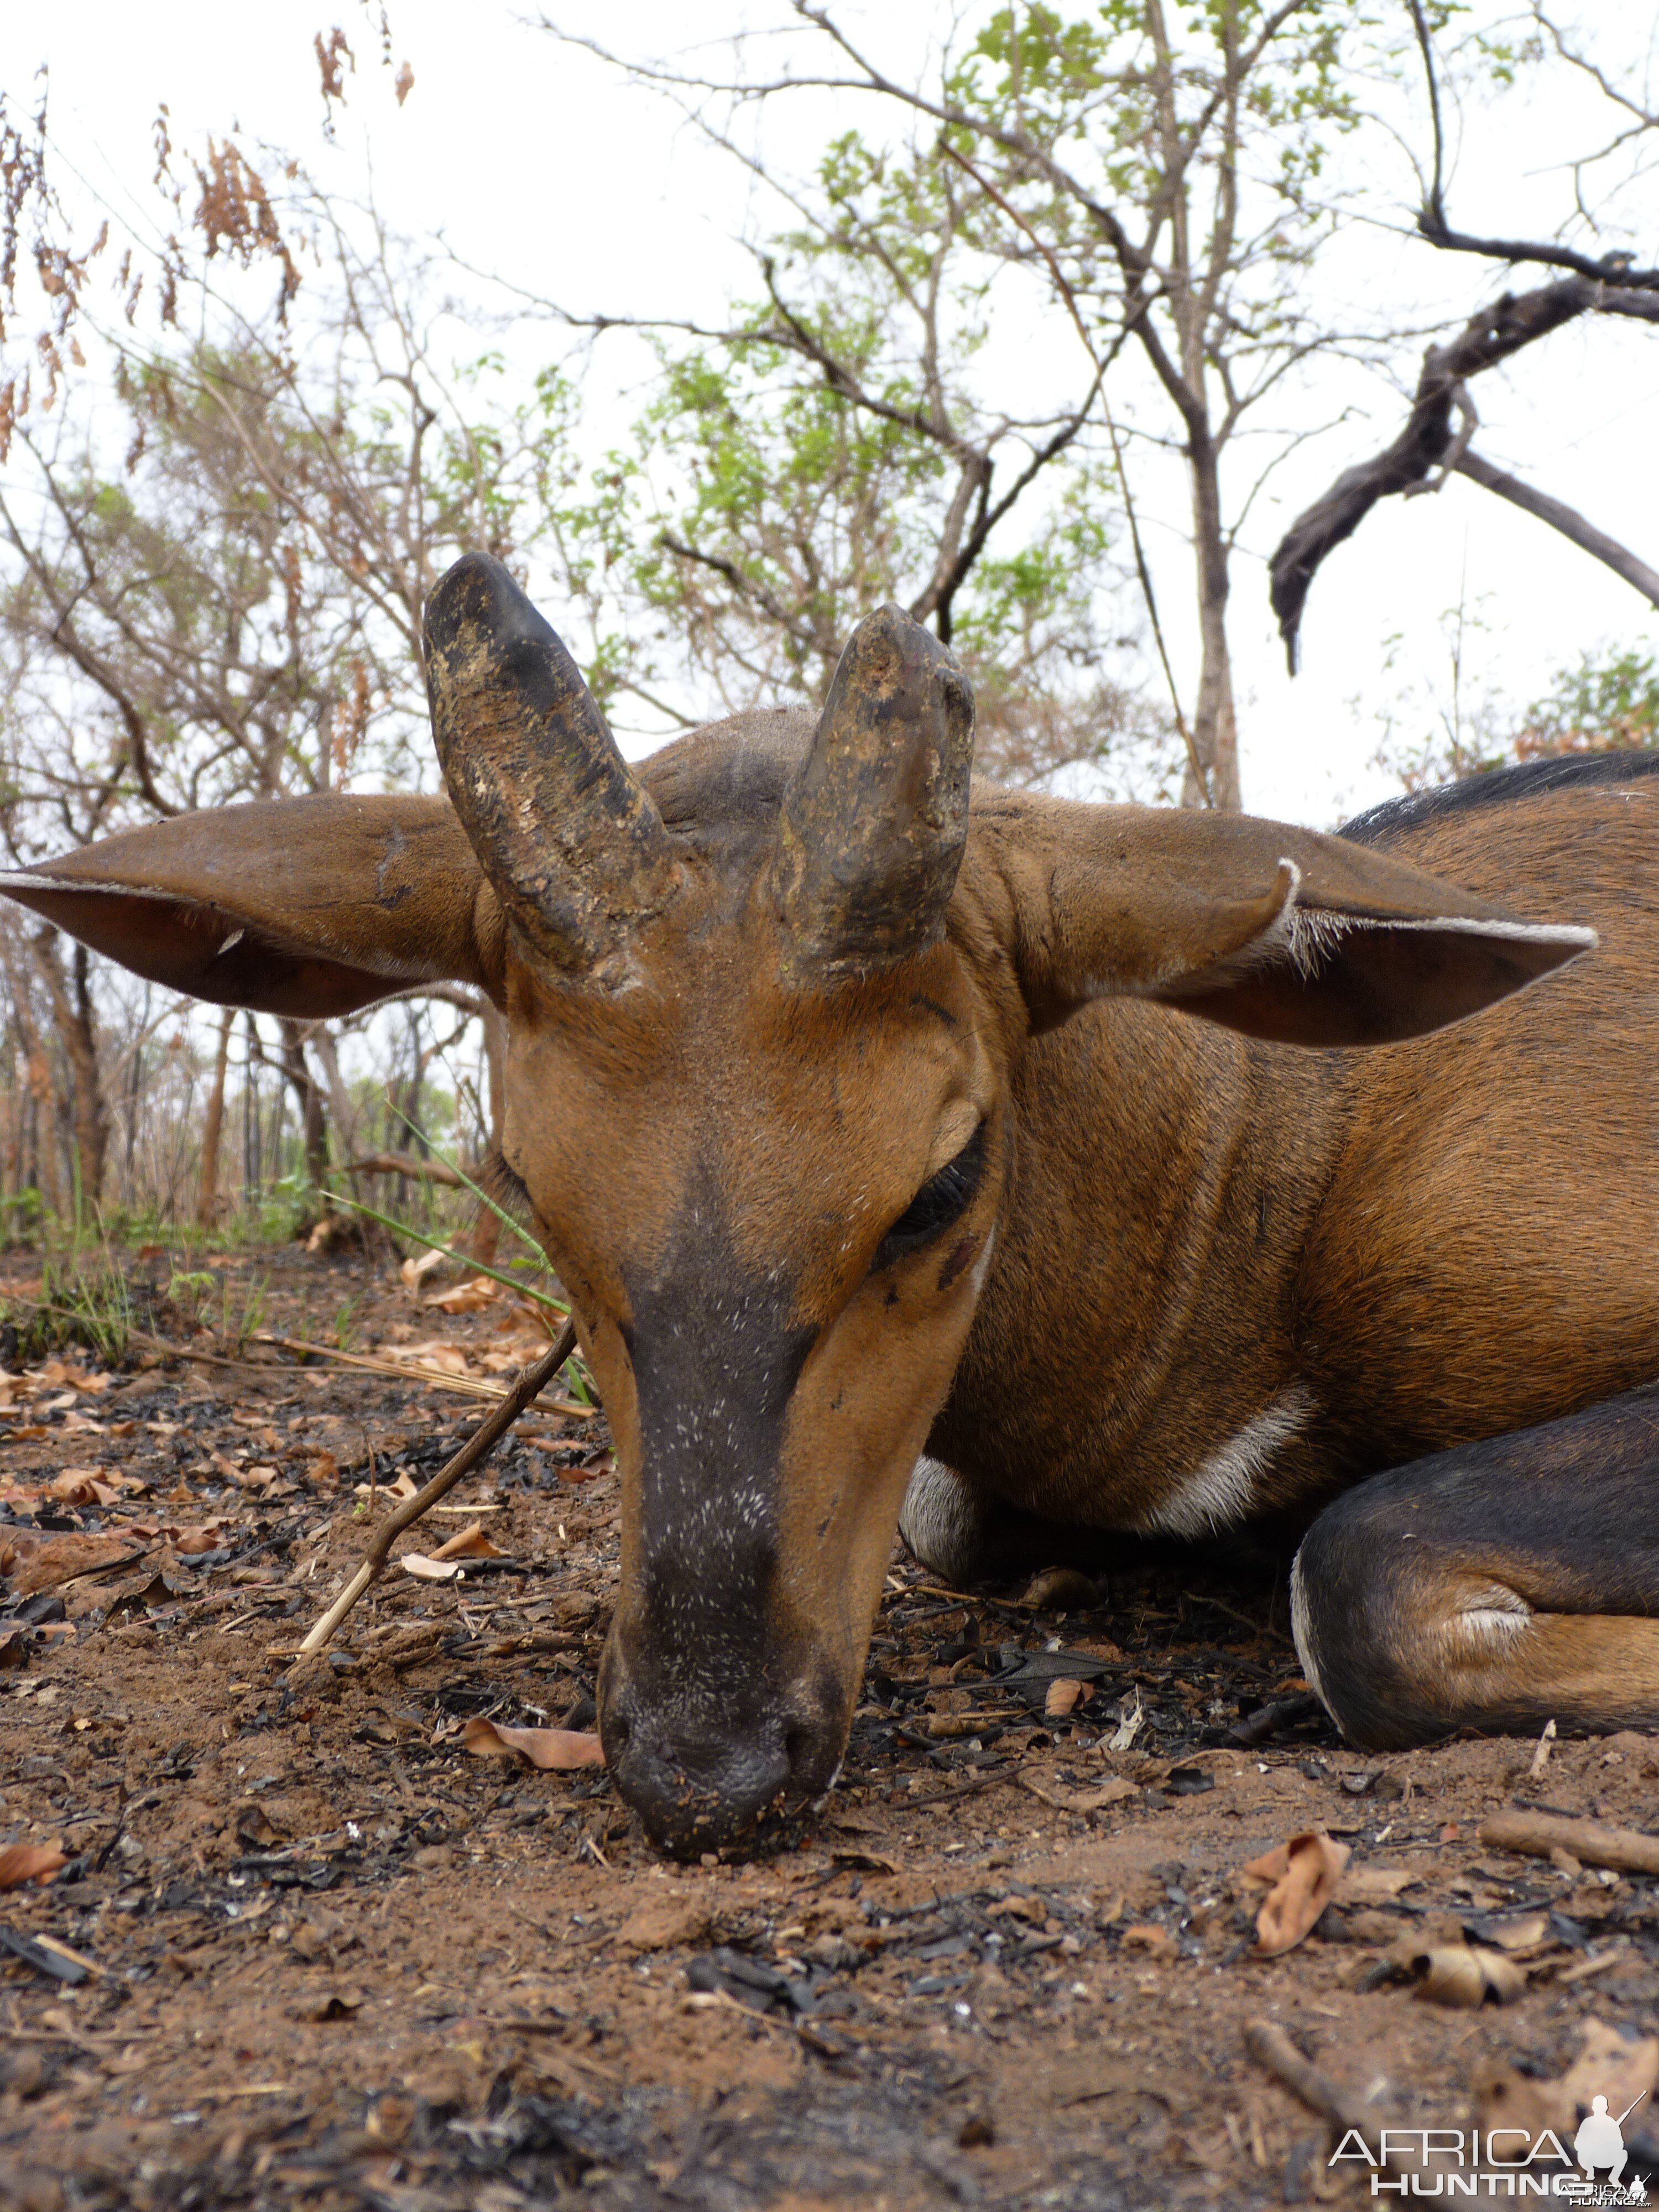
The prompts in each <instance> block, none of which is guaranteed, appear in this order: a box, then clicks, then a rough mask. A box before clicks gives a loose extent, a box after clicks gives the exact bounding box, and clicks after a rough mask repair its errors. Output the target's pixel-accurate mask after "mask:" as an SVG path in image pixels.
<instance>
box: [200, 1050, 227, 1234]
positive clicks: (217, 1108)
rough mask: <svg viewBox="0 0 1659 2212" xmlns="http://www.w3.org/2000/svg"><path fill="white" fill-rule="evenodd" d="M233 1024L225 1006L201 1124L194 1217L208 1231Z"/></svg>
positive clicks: (212, 1214)
mask: <svg viewBox="0 0 1659 2212" xmlns="http://www.w3.org/2000/svg"><path fill="white" fill-rule="evenodd" d="M235 1025H236V1009H235V1007H234V1006H227V1007H226V1008H225V1011H224V1012H223V1014H222V1016H221V1017H220V1021H219V1049H218V1051H217V1052H216V1054H214V1060H213V1085H212V1088H211V1089H210V1091H209V1092H208V1102H207V1118H206V1120H205V1121H204V1122H203V1124H202V1188H201V1194H200V1195H199V1197H198V1198H197V1203H196V1218H197V1220H198V1221H199V1222H200V1223H201V1225H202V1226H203V1228H204V1229H210V1228H211V1227H212V1225H213V1220H214V1217H215V1215H216V1213H217V1212H218V1211H219V1149H220V1142H221V1139H222V1135H223V1132H224V1126H225V1074H226V1071H227V1070H228V1067H229V1066H230V1033H231V1030H233V1029H234V1027H235Z"/></svg>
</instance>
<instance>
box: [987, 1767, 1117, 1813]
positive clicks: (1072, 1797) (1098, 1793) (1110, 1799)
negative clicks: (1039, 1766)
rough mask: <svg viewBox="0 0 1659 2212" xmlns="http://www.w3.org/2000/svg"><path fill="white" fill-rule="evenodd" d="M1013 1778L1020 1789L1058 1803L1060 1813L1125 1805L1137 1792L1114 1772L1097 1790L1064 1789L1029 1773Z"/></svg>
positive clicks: (1099, 1810)
mask: <svg viewBox="0 0 1659 2212" xmlns="http://www.w3.org/2000/svg"><path fill="white" fill-rule="evenodd" d="M1014 1779H1015V1780H1016V1781H1017V1782H1018V1784H1019V1785H1020V1787H1021V1789H1022V1790H1030V1793H1031V1795H1032V1796H1033V1797H1037V1798H1041V1800H1042V1802H1043V1803H1044V1804H1045V1805H1054V1806H1057V1807H1058V1808H1059V1809H1060V1811H1061V1812H1062V1813H1100V1812H1103V1811H1104V1810H1105V1808H1106V1807H1107V1806H1108V1805H1123V1804H1127V1802H1128V1801H1129V1799H1130V1798H1131V1797H1139V1795H1140V1792H1139V1790H1137V1789H1136V1787H1135V1785H1134V1784H1133V1782H1126V1781H1125V1780H1124V1779H1123V1777H1122V1776H1121V1774H1115V1775H1113V1776H1112V1777H1111V1778H1110V1780H1109V1781H1106V1782H1103V1783H1102V1784H1100V1786H1099V1788H1098V1789H1096V1790H1066V1789H1063V1788H1062V1787H1061V1786H1060V1784H1059V1783H1057V1782H1048V1783H1043V1782H1038V1781H1036V1779H1035V1778H1034V1777H1032V1776H1030V1775H1029V1774H1019V1775H1016V1776H1015V1778H1014Z"/></svg>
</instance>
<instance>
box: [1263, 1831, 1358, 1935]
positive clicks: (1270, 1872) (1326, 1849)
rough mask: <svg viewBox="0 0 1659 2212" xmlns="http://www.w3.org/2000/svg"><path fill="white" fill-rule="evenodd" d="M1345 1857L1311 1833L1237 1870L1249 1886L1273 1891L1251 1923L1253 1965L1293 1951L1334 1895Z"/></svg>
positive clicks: (1326, 1839)
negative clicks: (1266, 1884) (1259, 1884)
mask: <svg viewBox="0 0 1659 2212" xmlns="http://www.w3.org/2000/svg"><path fill="white" fill-rule="evenodd" d="M1351 1856H1352V1855H1351V1853H1350V1851H1349V1849H1348V1846H1347V1844H1336V1843H1333V1842H1332V1841H1331V1838H1329V1837H1328V1836H1327V1835H1324V1834H1322V1832H1318V1831H1317V1830H1315V1831H1310V1832H1309V1833H1308V1834H1306V1835H1301V1836H1292V1837H1291V1839H1290V1841H1289V1842H1288V1843H1285V1844H1279V1847H1278V1848H1277V1850H1271V1851H1264V1852H1263V1853H1262V1855H1261V1857H1260V1858H1255V1859H1251V1860H1249V1862H1248V1863H1246V1864H1245V1866H1244V1867H1243V1868H1242V1869H1241V1872H1243V1874H1244V1875H1247V1876H1248V1877H1249V1880H1250V1881H1265V1882H1271V1883H1272V1885H1273V1887H1272V1888H1271V1889H1270V1890H1269V1891H1268V1893H1267V1897H1266V1899H1264V1900H1263V1903H1262V1906H1261V1911H1260V1912H1258V1913H1257V1915H1256V1918H1255V1955H1256V1957H1257V1958H1258V1959H1276V1958H1278V1957H1279V1954H1280V1953H1281V1952H1284V1951H1289V1950H1293V1949H1294V1948H1295V1947H1296V1945H1297V1944H1298V1943H1299V1942H1301V1941H1302V1939H1303V1937H1304V1936H1305V1935H1306V1934H1307V1933H1308V1930H1309V1929H1310V1928H1311V1927H1312V1926H1313V1924H1314V1923H1315V1922H1316V1920H1317V1919H1318V1917H1319V1916H1320V1914H1321V1913H1322V1912H1323V1911H1324V1910H1325V1907H1326V1906H1327V1905H1328V1904H1329V1903H1330V1902H1331V1899H1333V1898H1334V1896H1335V1895H1336V1890H1337V1884H1338V1883H1339V1882H1340V1881H1341V1879H1342V1870H1343V1869H1344V1868H1345V1867H1346V1865H1347V1863H1348V1860H1349V1858H1350V1857H1351Z"/></svg>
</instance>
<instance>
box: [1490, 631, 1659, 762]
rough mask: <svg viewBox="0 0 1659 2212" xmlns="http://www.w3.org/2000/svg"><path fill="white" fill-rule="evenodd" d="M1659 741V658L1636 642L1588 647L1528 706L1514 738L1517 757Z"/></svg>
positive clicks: (1604, 749)
mask: <svg viewBox="0 0 1659 2212" xmlns="http://www.w3.org/2000/svg"><path fill="white" fill-rule="evenodd" d="M1656 743H1659V658H1656V656H1655V655H1654V654H1652V653H1642V652H1639V651H1637V650H1636V649H1634V648H1633V647H1624V648H1623V649H1622V650H1609V651H1607V653H1606V656H1605V658H1600V659H1598V658H1597V656H1596V655H1595V654H1594V653H1582V654H1581V655H1580V656H1579V658H1578V659H1577V661H1576V662H1575V663H1574V665H1572V666H1571V668H1564V669H1563V670H1562V671H1560V673H1559V675H1558V676H1557V677H1556V678H1555V680H1554V682H1553V684H1551V686H1550V688H1549V690H1547V692H1546V693H1545V694H1544V696H1543V697H1542V698H1541V699H1536V700H1534V702H1533V703H1532V705H1531V706H1530V707H1528V709H1527V711H1526V714H1525V716H1524V718H1523V720H1522V726H1521V729H1520V731H1519V732H1518V733H1517V734H1516V738H1515V740H1514V753H1515V757H1516V759H1517V760H1537V759H1540V758H1542V757H1545V756H1547V755H1549V754H1556V753H1605V752H1619V751H1622V750H1625V749H1626V748H1629V747H1644V746H1651V745H1653V744H1656Z"/></svg>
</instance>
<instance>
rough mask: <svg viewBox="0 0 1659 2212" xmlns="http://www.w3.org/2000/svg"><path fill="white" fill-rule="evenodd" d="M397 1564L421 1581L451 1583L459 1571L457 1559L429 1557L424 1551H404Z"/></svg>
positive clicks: (406, 1572) (407, 1573)
mask: <svg viewBox="0 0 1659 2212" xmlns="http://www.w3.org/2000/svg"><path fill="white" fill-rule="evenodd" d="M398 1565H399V1566H400V1567H401V1568H402V1569H403V1571H404V1573H405V1574H406V1575H413V1576H414V1577H415V1578H416V1581H417V1582H423V1583H453V1581H454V1579H455V1577H456V1576H457V1575H458V1574H459V1572H460V1571H461V1570H460V1566H459V1562H458V1561H456V1560H454V1559H449V1560H443V1559H428V1557H427V1555H426V1553H424V1552H405V1553H404V1555H403V1557H402V1559H399V1560H398Z"/></svg>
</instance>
